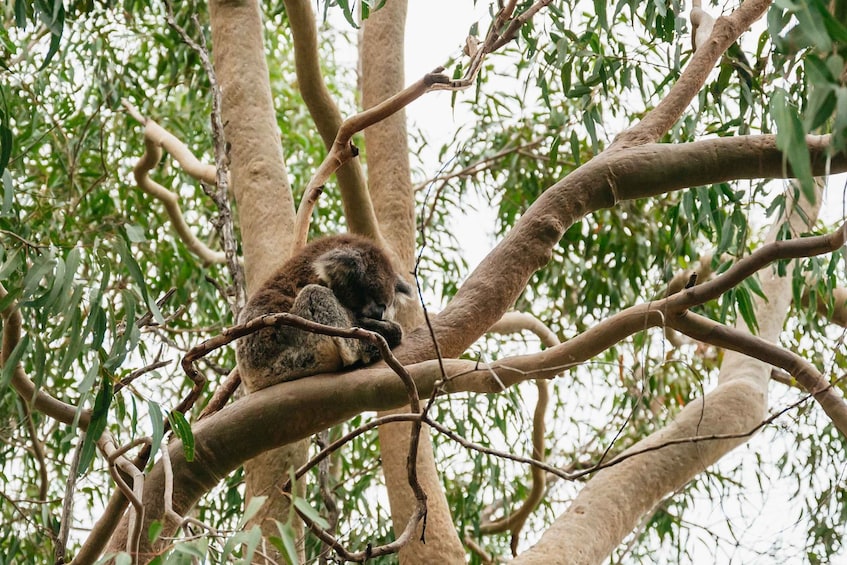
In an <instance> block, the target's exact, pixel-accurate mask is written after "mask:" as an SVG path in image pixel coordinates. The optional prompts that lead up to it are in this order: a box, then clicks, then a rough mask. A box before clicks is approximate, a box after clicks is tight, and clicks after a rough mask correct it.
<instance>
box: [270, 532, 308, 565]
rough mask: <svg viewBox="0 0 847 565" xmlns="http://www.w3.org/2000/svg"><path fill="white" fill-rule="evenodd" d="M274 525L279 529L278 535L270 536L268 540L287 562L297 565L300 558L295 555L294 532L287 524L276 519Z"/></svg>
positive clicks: (295, 537) (295, 536)
mask: <svg viewBox="0 0 847 565" xmlns="http://www.w3.org/2000/svg"><path fill="white" fill-rule="evenodd" d="M276 527H277V530H279V537H276V536H270V537H269V538H268V541H269V542H271V544H273V546H274V547H276V548H277V549H278V550H279V552H280V553H281V554H282V555H283V557H284V558H285V559H286V561H287V562H288V563H291V565H299V563H300V559H299V557H297V544H296V543H295V540H296V539H297V535H296V532H295V531H294V529H293V528H292V527H291V526H290V525H289V524H283V523H281V522H279V521H277V523H276Z"/></svg>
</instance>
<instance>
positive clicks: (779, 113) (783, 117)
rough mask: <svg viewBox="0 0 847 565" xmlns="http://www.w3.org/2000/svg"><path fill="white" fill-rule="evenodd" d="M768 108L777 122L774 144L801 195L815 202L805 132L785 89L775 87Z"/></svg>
mask: <svg viewBox="0 0 847 565" xmlns="http://www.w3.org/2000/svg"><path fill="white" fill-rule="evenodd" d="M770 109H771V114H772V115H773V117H774V120H775V121H776V124H777V134H776V146H777V147H778V148H779V149H780V150H781V151H782V152H783V155H784V158H785V159H787V161H788V163H789V164H790V165H791V172H792V174H793V175H794V176H795V177H796V178H797V180H798V181H799V182H800V189H801V190H802V192H803V195H804V196H805V197H806V199H808V200H809V202H815V183H814V180H813V178H812V165H811V161H810V158H809V147H808V146H807V145H806V132H805V130H804V129H803V124H802V123H801V121H800V116H799V115H798V114H797V109H796V108H795V107H794V105H792V104H791V103H789V101H788V99H787V98H786V95H785V91H783V90H781V89H777V91H776V93H775V94H774V95H773V98H772V99H771V104H770Z"/></svg>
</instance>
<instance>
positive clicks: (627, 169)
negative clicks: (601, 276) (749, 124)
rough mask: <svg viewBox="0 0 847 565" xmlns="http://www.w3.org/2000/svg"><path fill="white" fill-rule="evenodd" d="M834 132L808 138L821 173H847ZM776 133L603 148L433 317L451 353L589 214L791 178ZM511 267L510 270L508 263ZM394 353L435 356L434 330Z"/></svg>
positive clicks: (411, 358)
mask: <svg viewBox="0 0 847 565" xmlns="http://www.w3.org/2000/svg"><path fill="white" fill-rule="evenodd" d="M830 139H831V138H830V136H806V141H807V142H808V145H809V151H810V153H811V156H812V169H813V174H814V175H821V174H828V173H836V172H844V171H847V154H844V153H839V154H837V155H834V156H832V157H831V159H830V158H829V157H828V155H827V151H828V147H829V143H830ZM789 174H790V171H786V169H785V166H784V164H783V156H782V152H781V151H779V150H778V149H777V147H776V139H775V136H772V135H760V136H740V137H734V138H719V139H708V140H704V141H697V142H693V143H686V144H680V145H670V144H648V145H641V146H637V147H631V148H627V149H622V150H619V151H615V152H613V153H603V154H601V155H599V156H598V157H595V158H594V159H592V160H591V161H589V162H588V163H586V164H585V165H583V166H582V167H580V168H579V169H577V170H576V171H574V172H572V173H571V174H570V175H568V176H567V177H565V178H564V179H562V180H560V181H559V182H557V183H556V184H555V185H553V186H552V187H550V188H549V189H547V191H545V192H544V193H543V194H542V195H541V196H540V197H539V198H538V199H537V200H536V201H535V203H533V204H532V206H530V207H529V209H528V210H527V212H526V213H525V214H524V215H523V216H522V217H521V218H520V219H519V220H518V221H517V223H516V224H515V227H514V228H513V229H512V230H511V231H510V232H509V233H508V234H507V235H506V237H505V238H504V239H503V240H502V241H501V242H500V243H499V244H498V245H497V246H496V247H495V248H494V249H493V250H492V251H491V252H490V253H489V254H488V255H487V256H486V257H485V259H484V260H483V261H482V262H481V263H480V264H479V266H478V267H477V268H476V270H475V271H474V272H473V273H472V274H471V275H470V277H469V278H468V279H467V281H466V282H465V284H464V285H462V287H461V288H460V289H459V291H458V292H457V293H456V296H455V297H454V298H453V300H451V301H450V303H449V304H448V305H447V306H446V307H445V308H444V310H442V311H441V313H439V314H438V315H437V316H435V317H434V318H433V320H432V325H433V330H434V331H435V334H436V336H437V338H438V342H439V343H440V344H443V345H442V348H443V354H444V356H445V357H456V356H458V355H459V354H461V353H462V352H463V351H464V350H465V349H467V348H468V347H469V346H470V344H471V343H473V342H474V341H475V340H476V339H477V338H478V337H479V336H480V335H482V334H483V333H484V332H485V330H487V329H488V328H489V327H490V326H491V325H492V324H493V323H494V322H496V321H497V320H498V319H499V318H500V316H501V315H502V313H503V312H505V311H506V310H507V309H508V308H509V307H510V306H511V305H512V304H513V303H514V301H515V300H516V299H517V297H518V296H519V295H520V293H521V292H522V291H523V289H524V288H525V287H526V284H527V282H528V281H529V278H530V277H531V276H532V274H533V273H535V271H536V270H538V269H540V268H541V267H543V266H544V265H545V264H546V263H547V262H548V261H549V259H550V257H551V254H552V250H553V247H554V246H555V245H557V244H558V242H559V240H560V239H561V237H562V234H563V233H564V232H565V230H566V229H568V228H569V227H570V226H572V225H573V223H574V222H575V221H577V220H578V219H580V218H582V217H583V216H584V215H586V214H588V213H590V212H593V211H596V210H599V209H601V208H604V207H609V206H613V205H614V204H615V202H617V201H618V200H623V199H636V198H644V197H648V196H656V195H659V194H664V193H667V192H671V191H674V190H679V189H682V188H687V187H690V186H698V185H704V184H711V183H716V182H722V181H726V180H731V179H744V178H785V177H786V176H788V175H789ZM503 265H509V266H510V268H509V269H508V270H504V269H503V268H502V266H503ZM395 354H396V355H397V357H398V358H399V359H400V360H401V361H403V362H404V363H412V362H416V361H422V360H424V359H431V358H433V357H434V356H435V353H434V351H433V348H432V342H431V339H430V336H429V332H428V331H427V329H426V328H418V329H417V330H415V331H413V332H410V333H409V334H408V335H407V336H406V337H405V338H404V340H403V343H402V344H400V346H399V347H398V348H397V349H395Z"/></svg>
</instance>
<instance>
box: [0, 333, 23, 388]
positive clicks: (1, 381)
mask: <svg viewBox="0 0 847 565" xmlns="http://www.w3.org/2000/svg"><path fill="white" fill-rule="evenodd" d="M28 348H29V335H28V334H23V335H22V336H21V339H20V341H18V343H16V344H15V347H14V348H13V349H12V353H11V354H10V355H9V358H8V359H6V363H5V364H4V365H3V372H2V374H0V377H1V378H0V391H5V390H6V389H7V388H8V386H9V383H10V382H11V381H12V374H14V372H15V369H17V367H18V363H20V362H21V358H22V357H23V355H24V353H26V351H27V349H28Z"/></svg>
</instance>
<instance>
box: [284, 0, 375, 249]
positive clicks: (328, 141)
mask: <svg viewBox="0 0 847 565" xmlns="http://www.w3.org/2000/svg"><path fill="white" fill-rule="evenodd" d="M284 3H285V13H286V15H287V16H288V21H289V22H290V26H289V29H290V30H291V37H292V40H293V44H294V63H295V68H296V71H297V85H298V87H299V88H300V93H301V94H302V96H303V101H304V102H305V103H306V107H307V108H308V109H309V114H310V115H311V116H312V120H313V121H314V122H315V127H317V129H318V133H319V134H320V136H321V139H323V142H324V145H325V146H326V148H327V150H331V148H332V146H333V143H334V141H335V136H336V134H337V133H338V131H339V129H341V123H342V117H341V112H340V111H339V110H338V106H337V105H336V103H335V100H333V98H332V95H330V93H329V89H328V88H327V87H326V81H325V80H324V77H323V75H322V73H321V67H320V57H319V55H318V33H317V28H316V25H315V15H314V13H313V12H312V7H311V5H310V3H309V1H308V0H284ZM335 176H336V178H337V179H338V188H339V190H340V192H341V202H342V204H343V205H344V217H345V218H346V220H347V226H348V228H349V230H350V231H351V232H353V233H360V234H363V235H367V236H369V237H370V238H372V239H379V226H378V225H377V221H376V215H375V213H374V209H373V204H372V203H371V198H370V195H369V194H368V189H367V183H366V182H365V174H364V172H363V171H362V165H361V163H360V162H359V160H358V159H350V160H349V161H347V162H345V163H344V164H343V165H341V166H340V167H339V168H338V170H337V171H335ZM301 221H302V220H301Z"/></svg>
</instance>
